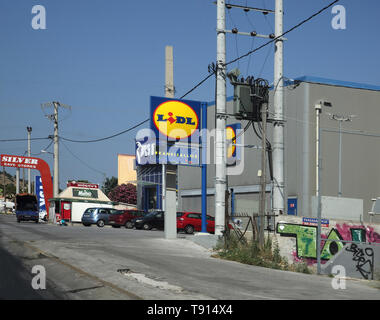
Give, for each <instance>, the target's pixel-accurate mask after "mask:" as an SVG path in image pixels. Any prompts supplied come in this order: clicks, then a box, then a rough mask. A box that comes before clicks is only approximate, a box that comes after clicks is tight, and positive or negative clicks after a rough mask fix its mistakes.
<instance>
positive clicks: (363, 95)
mask: <svg viewBox="0 0 380 320" xmlns="http://www.w3.org/2000/svg"><path fill="white" fill-rule="evenodd" d="M284 92H285V106H284V108H285V111H284V114H285V120H286V123H285V172H284V173H285V182H286V186H285V206H286V204H287V198H288V196H289V197H297V199H298V214H299V215H301V216H311V215H312V208H311V203H312V201H311V197H312V196H314V195H315V178H316V174H315V138H316V135H315V109H314V104H315V102H316V101H317V100H318V99H321V98H324V99H326V100H328V101H330V102H332V104H333V107H332V108H328V109H324V110H323V112H322V115H321V128H322V138H321V153H322V154H321V156H322V176H321V193H322V195H323V196H337V195H338V146H339V134H338V133H335V132H327V131H325V129H334V130H338V129H339V123H338V122H337V121H334V120H331V119H330V116H329V115H328V113H331V114H340V115H352V114H354V115H357V117H355V118H354V119H353V121H352V122H346V123H344V124H343V129H344V130H350V131H355V130H358V131H366V132H374V133H376V132H379V131H380V130H378V127H379V126H378V122H379V121H378V120H379V119H380V90H368V89H363V88H362V89H359V88H352V87H346V86H344V83H343V84H340V85H331V84H326V83H313V82H306V81H301V82H300V83H297V84H296V85H289V86H287V87H286V88H285V91H284ZM272 96H273V92H271V97H270V106H269V108H270V114H269V118H270V117H271V115H273V103H272V101H273V99H272ZM214 107H215V106H210V107H209V108H208V114H207V115H208V123H207V124H208V128H209V130H210V129H212V128H214V127H215V108H214ZM227 110H228V111H227V112H229V113H232V101H228V102H227ZM236 122H239V121H238V120H236V119H234V118H233V117H230V118H229V119H228V121H227V123H228V124H231V123H236ZM246 124H247V121H241V126H242V128H244V127H245V125H246ZM267 135H268V140H269V141H271V139H272V125H271V124H270V123H269V124H268V133H267ZM342 140H343V142H342V151H343V152H342V154H343V156H342V192H343V197H347V198H356V199H363V203H364V207H363V213H364V216H363V218H364V220H365V221H369V217H368V211H370V209H371V206H372V202H371V199H372V198H375V197H378V196H380V170H379V169H380V168H379V159H380V137H377V138H376V137H368V136H359V135H353V134H347V133H344V134H343V139H342ZM244 144H255V145H261V141H260V139H259V138H257V136H256V134H255V133H254V131H253V129H252V127H250V128H249V129H248V130H247V131H246V132H245V134H244ZM209 149H210V156H211V159H213V157H214V140H213V139H211V140H210V145H209ZM212 163H214V162H212ZM260 166H261V151H260V150H257V149H246V148H245V149H244V169H243V171H242V172H241V174H239V175H232V176H228V187H229V188H234V187H238V186H251V187H252V188H253V186H258V185H259V183H260V178H259V177H258V176H257V171H258V170H259V169H260ZM268 169H269V168H268V167H267V170H268ZM178 174H179V185H178V187H179V195H180V196H179V198H180V200H179V205H180V209H182V210H194V211H200V208H201V207H200V206H201V201H200V196H194V197H188V196H187V197H182V196H181V192H182V191H186V190H194V189H198V190H200V188H201V169H200V168H195V167H185V166H179V170H178ZM267 177H268V179H267V184H270V183H271V181H270V179H269V171H267ZM214 178H215V166H214V165H212V164H211V165H209V166H208V169H207V187H208V188H214ZM257 195H258V193H255V192H251V193H245V195H244V197H245V198H246V200H244V201H245V204H244V206H246V205H247V203H249V199H252V208H255V205H256V204H255V201H256V200H254V199H255V196H257ZM208 198H209V199H208V210H209V213H210V214H214V200H213V197H212V196H209V197H208ZM268 198H269V200H268V205H269V207H270V193H268ZM237 199H238V196H237ZM247 201H248V202H247ZM242 203H243V202H242ZM242 206H243V204H242ZM373 221H374V222H376V221H380V220H379V218H375V219H374V220H373Z"/></svg>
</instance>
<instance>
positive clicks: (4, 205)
mask: <svg viewBox="0 0 380 320" xmlns="http://www.w3.org/2000/svg"><path fill="white" fill-rule="evenodd" d="M3 197H4V206H5V201H6V199H5V167H4V166H3ZM4 208H5V207H4ZM4 211H5V210H4Z"/></svg>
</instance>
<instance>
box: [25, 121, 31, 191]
mask: <svg viewBox="0 0 380 320" xmlns="http://www.w3.org/2000/svg"><path fill="white" fill-rule="evenodd" d="M26 130H27V131H28V157H30V155H31V150H30V149H31V148H30V135H31V132H32V127H26ZM31 192H32V190H31V178H30V169H28V193H31Z"/></svg>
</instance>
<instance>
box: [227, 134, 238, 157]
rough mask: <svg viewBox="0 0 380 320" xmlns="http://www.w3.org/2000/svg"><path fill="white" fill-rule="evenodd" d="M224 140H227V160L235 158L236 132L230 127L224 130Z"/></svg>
mask: <svg viewBox="0 0 380 320" xmlns="http://www.w3.org/2000/svg"><path fill="white" fill-rule="evenodd" d="M226 139H227V145H228V148H227V158H232V157H233V156H235V154H236V153H235V151H236V131H235V129H234V128H232V127H227V128H226Z"/></svg>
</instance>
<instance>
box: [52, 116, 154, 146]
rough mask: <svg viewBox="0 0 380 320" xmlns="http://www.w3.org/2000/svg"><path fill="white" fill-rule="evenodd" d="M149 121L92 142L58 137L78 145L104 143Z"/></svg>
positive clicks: (146, 120)
mask: <svg viewBox="0 0 380 320" xmlns="http://www.w3.org/2000/svg"><path fill="white" fill-rule="evenodd" d="M149 120H150V119H149V118H148V119H145V120H144V121H141V122H139V123H138V124H136V125H134V126H133V127H131V128H128V129H126V130H123V131H121V132H118V133H116V134H113V135H112V136H108V137H105V138H100V139H94V140H73V139H68V138H64V137H59V138H60V139H62V140H66V141H69V142H78V143H90V142H99V141H104V140H108V139H111V138H115V137H117V136H120V135H122V134H124V133H127V132H129V131H132V130H133V129H136V128H137V127H139V126H141V125H143V124H144V123H145V122H148V121H149Z"/></svg>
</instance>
